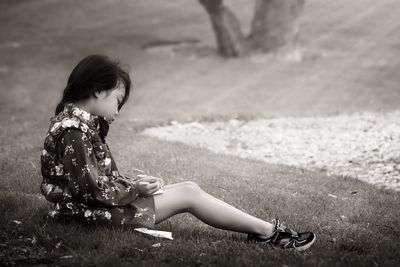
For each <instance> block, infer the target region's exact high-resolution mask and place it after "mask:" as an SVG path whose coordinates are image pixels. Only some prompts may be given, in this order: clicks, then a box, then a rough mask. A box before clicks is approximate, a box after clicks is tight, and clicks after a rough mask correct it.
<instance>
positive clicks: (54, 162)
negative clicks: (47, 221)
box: [41, 104, 155, 228]
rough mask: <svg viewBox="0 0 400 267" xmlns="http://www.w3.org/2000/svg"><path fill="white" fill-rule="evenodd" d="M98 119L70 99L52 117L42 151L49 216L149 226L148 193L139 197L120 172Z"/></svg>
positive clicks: (151, 219) (151, 224) (150, 207)
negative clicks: (100, 132) (100, 128)
mask: <svg viewBox="0 0 400 267" xmlns="http://www.w3.org/2000/svg"><path fill="white" fill-rule="evenodd" d="M98 123H99V118H98V117H96V116H92V115H91V114H89V113H88V112H86V111H84V110H82V109H79V108H77V107H75V106H74V105H73V104H68V105H66V107H65V108H64V111H62V112H61V113H59V114H58V115H57V116H55V117H53V118H52V119H51V124H50V127H49V131H48V133H47V135H46V138H45V141H44V149H43V150H42V153H41V164H42V175H43V182H42V184H41V191H42V194H43V195H44V196H45V197H46V199H47V200H48V201H50V202H52V203H54V209H53V210H51V211H50V212H49V216H50V217H51V218H56V219H79V220H82V221H85V222H93V221H98V222H107V223H112V224H126V225H134V226H138V227H148V228H153V227H154V222H155V214H154V202H153V198H152V197H150V198H142V197H139V192H138V190H137V186H136V183H135V180H133V179H130V178H128V177H126V176H123V175H121V174H120V173H119V171H118V168H117V166H116V164H115V161H114V159H113V157H112V155H111V151H110V149H109V147H108V145H107V144H106V143H105V141H104V138H101V137H100V134H99V125H98Z"/></svg>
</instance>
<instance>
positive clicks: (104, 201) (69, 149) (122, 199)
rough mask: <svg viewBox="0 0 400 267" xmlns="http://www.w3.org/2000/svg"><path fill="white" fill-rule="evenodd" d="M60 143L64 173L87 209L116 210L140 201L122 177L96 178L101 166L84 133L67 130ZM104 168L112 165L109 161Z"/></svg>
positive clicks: (76, 195)
mask: <svg viewBox="0 0 400 267" xmlns="http://www.w3.org/2000/svg"><path fill="white" fill-rule="evenodd" d="M60 139H61V141H60V142H59V143H58V147H59V150H58V151H59V155H60V157H61V158H62V164H63V173H64V177H65V178H66V179H67V180H68V188H69V190H70V192H71V194H72V196H73V197H74V198H75V199H77V200H79V201H82V202H83V203H86V204H89V205H95V206H105V207H115V206H121V205H127V204H129V203H130V202H132V201H133V200H135V199H137V198H138V197H139V191H138V189H137V186H136V184H135V182H133V181H130V180H129V179H127V178H125V177H123V176H121V175H118V176H113V175H99V167H100V166H99V163H98V161H97V159H96V156H95V152H94V151H93V145H92V143H91V141H90V140H88V137H87V135H86V134H85V133H83V132H82V131H80V130H77V129H69V130H66V131H65V132H64V134H63V136H62V138H60ZM104 164H106V165H107V164H111V159H110V158H106V159H105V160H104Z"/></svg>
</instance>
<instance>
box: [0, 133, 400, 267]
mask: <svg viewBox="0 0 400 267" xmlns="http://www.w3.org/2000/svg"><path fill="white" fill-rule="evenodd" d="M113 139H115V140H113V141H114V143H115V144H117V145H114V146H112V148H111V149H113V150H115V151H120V153H118V154H117V155H118V156H117V158H118V159H117V162H120V165H121V166H120V167H121V168H124V169H126V170H129V166H132V165H131V163H132V162H137V163H138V164H136V165H135V166H136V167H140V168H143V169H147V170H151V173H153V174H157V175H160V176H161V177H165V179H166V180H167V182H168V183H174V182H179V181H183V180H193V181H196V182H197V183H198V184H199V185H200V186H201V187H202V188H203V189H204V190H205V191H207V192H209V193H211V194H213V195H215V196H217V197H219V198H221V199H223V200H224V201H226V202H228V203H230V204H233V205H234V206H237V207H238V208H240V209H242V210H245V211H246V212H248V213H250V214H253V215H256V216H258V217H260V218H264V219H267V220H270V219H272V218H274V217H275V216H278V217H279V218H280V219H281V220H283V221H284V222H285V223H286V224H287V225H289V226H291V227H293V228H294V229H302V230H306V229H309V230H313V231H315V232H316V234H317V236H318V239H317V241H316V243H315V245H314V246H313V247H312V249H311V250H309V251H307V252H305V253H294V252H289V251H283V250H280V249H274V248H270V247H264V246H262V245H259V244H248V243H246V242H245V235H244V234H239V233H233V232H226V231H222V230H219V229H215V228H212V227H209V226H207V225H205V224H203V223H201V222H200V221H198V220H197V219H196V218H195V217H193V216H191V215H188V214H181V215H177V216H175V217H173V218H171V219H170V220H168V221H166V222H163V223H161V224H159V225H157V229H160V230H167V231H172V232H173V235H174V238H175V239H174V240H173V241H169V240H163V239H153V238H148V237H145V236H142V235H141V234H139V233H135V232H133V230H132V229H129V228H110V227H105V226H99V227H93V226H92V227H91V226H85V225H79V224H76V223H71V224H66V225H63V224H59V223H55V222H53V221H49V220H47V219H45V218H44V215H45V212H46V210H47V209H48V208H49V205H48V204H47V203H46V202H45V201H44V200H43V199H42V198H40V197H38V195H35V194H26V193H13V192H2V194H1V195H0V198H1V201H0V203H1V204H0V205H1V206H0V209H1V210H2V212H3V216H2V217H1V218H0V222H1V223H0V225H1V234H2V235H1V240H0V243H1V244H2V248H6V249H4V250H2V252H1V253H2V255H1V256H2V257H1V259H2V261H3V263H11V261H14V262H15V263H17V264H22V263H36V264H39V263H48V264H55V265H63V264H66V265H78V266H88V265H89V266H90V265H91V264H92V265H94V266H108V265H109V264H110V262H112V263H113V265H114V266H124V265H126V266H128V265H133V264H134V265H140V266H149V265H160V264H161V265H174V266H175V265H177V266H183V265H202V264H204V265H214V266H221V265H222V266H226V265H234V266H243V265H258V264H265V265H268V264H274V265H276V264H278V265H287V266H294V265H295V266H343V265H347V266H372V265H374V264H375V263H376V264H378V265H379V266H394V265H395V264H396V263H398V259H399V257H400V252H399V251H398V246H399V245H400V241H399V239H398V238H396V237H398V236H399V234H400V233H399V231H398V230H397V225H398V223H399V218H400V211H399V209H398V203H399V194H398V193H395V192H391V191H387V190H377V189H376V188H374V187H372V186H370V185H367V184H365V183H363V182H360V181H357V180H354V179H351V178H345V177H335V176H331V177H326V176H325V175H323V174H321V173H315V172H309V171H306V170H301V169H295V168H288V167H285V166H277V165H268V164H265V163H262V162H259V161H251V160H243V159H238V158H235V157H230V156H223V155H217V154H213V153H210V152H208V151H206V150H203V149H198V148H191V147H188V146H185V145H182V144H175V143H166V142H161V141H157V140H153V139H151V138H148V137H144V136H140V135H128V134H122V133H121V134H120V135H119V136H114V137H113ZM122 140H125V142H126V143H124V142H122ZM111 144H113V143H111ZM124 146H125V148H126V149H124V150H122V148H123V147H124ZM124 159H125V160H124ZM205 166H207V167H205ZM35 186H36V185H35ZM328 194H334V195H336V196H338V198H332V197H330V196H328ZM13 220H18V221H21V222H22V224H20V225H16V224H15V223H14V222H13ZM33 237H35V238H36V240H37V242H36V243H35V244H32V242H29V241H30V240H29V239H27V238H31V239H33ZM371 240H372V241H371ZM60 242H61V245H60V246H59V247H58V248H57V247H56V246H57V244H58V243H60ZM155 243H161V247H152V245H153V244H155ZM24 249H25V250H26V251H25V250H24ZM65 255H71V256H72V258H64V259H63V258H61V257H63V256H65ZM374 262H375V263H374Z"/></svg>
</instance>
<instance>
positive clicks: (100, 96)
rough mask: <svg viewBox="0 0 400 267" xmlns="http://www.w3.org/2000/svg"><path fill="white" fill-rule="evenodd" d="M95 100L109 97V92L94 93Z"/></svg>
mask: <svg viewBox="0 0 400 267" xmlns="http://www.w3.org/2000/svg"><path fill="white" fill-rule="evenodd" d="M93 95H94V97H95V98H104V97H105V96H106V95H107V92H106V91H105V90H103V91H95V92H94V93H93Z"/></svg>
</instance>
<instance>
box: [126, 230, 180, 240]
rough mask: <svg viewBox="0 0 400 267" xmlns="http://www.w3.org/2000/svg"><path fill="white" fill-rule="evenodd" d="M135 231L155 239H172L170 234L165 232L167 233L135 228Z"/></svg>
mask: <svg viewBox="0 0 400 267" xmlns="http://www.w3.org/2000/svg"><path fill="white" fill-rule="evenodd" d="M134 230H135V231H138V232H141V233H144V234H147V235H151V236H155V237H162V238H167V239H171V240H173V238H172V232H167V231H158V230H151V229H147V228H135V229H134Z"/></svg>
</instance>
